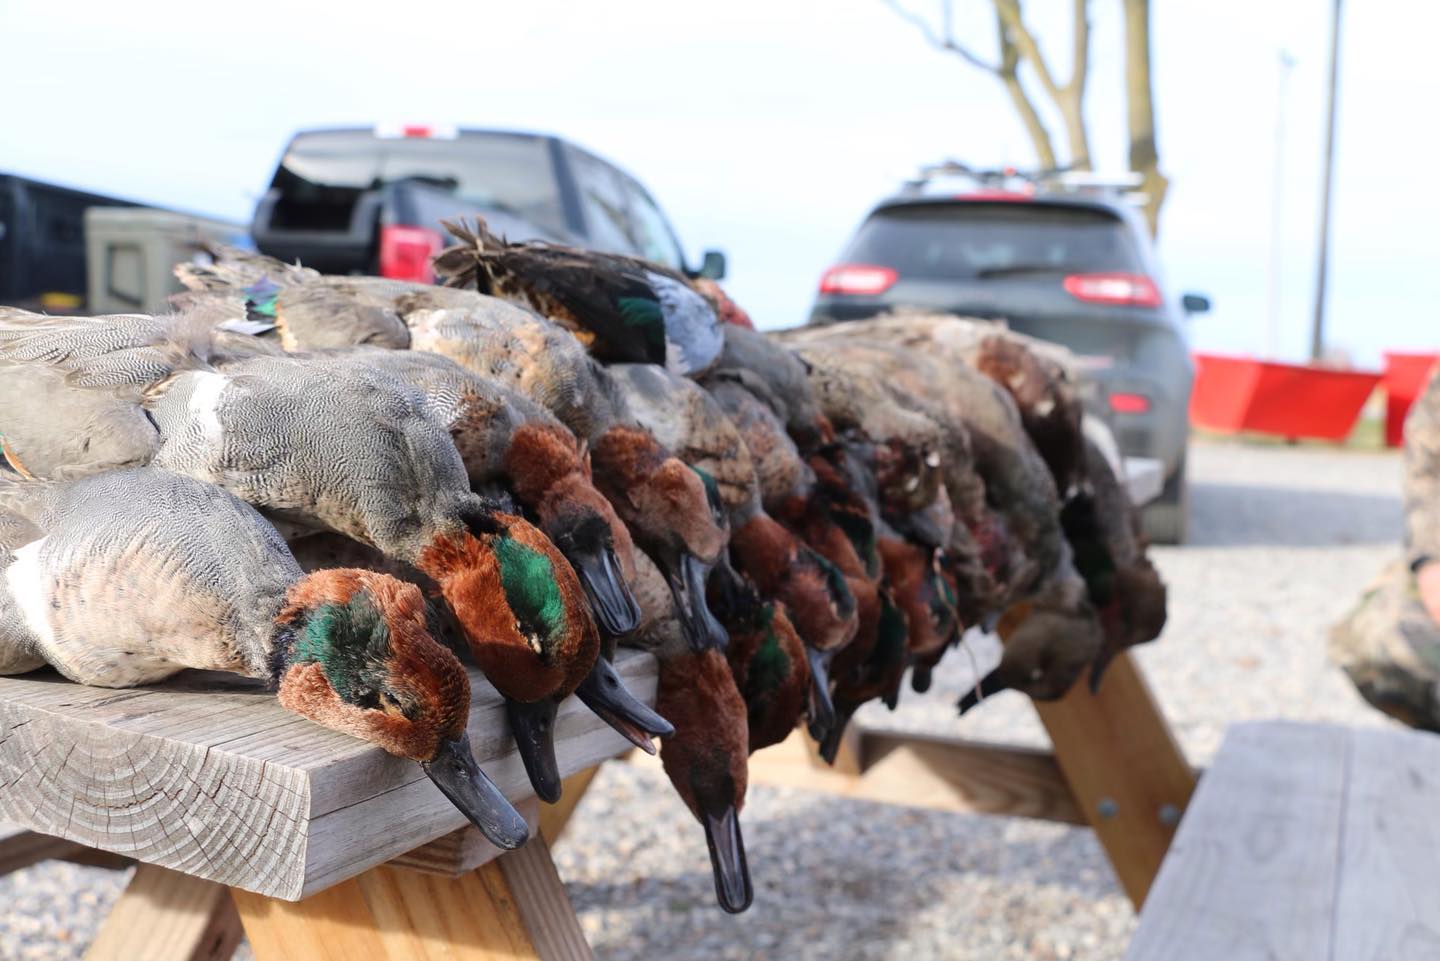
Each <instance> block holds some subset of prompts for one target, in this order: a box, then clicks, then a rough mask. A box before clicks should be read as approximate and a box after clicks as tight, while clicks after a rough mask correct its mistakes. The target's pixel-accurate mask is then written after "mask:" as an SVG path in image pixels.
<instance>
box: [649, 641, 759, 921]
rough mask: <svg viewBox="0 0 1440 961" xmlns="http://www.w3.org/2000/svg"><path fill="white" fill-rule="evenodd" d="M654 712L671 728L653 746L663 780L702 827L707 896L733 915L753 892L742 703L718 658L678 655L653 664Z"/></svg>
mask: <svg viewBox="0 0 1440 961" xmlns="http://www.w3.org/2000/svg"><path fill="white" fill-rule="evenodd" d="M655 706H656V708H657V709H658V710H659V711H660V712H661V713H662V714H664V715H665V716H666V717H668V718H670V719H671V721H672V723H673V724H674V725H675V734H674V736H672V737H670V738H668V739H666V741H665V742H664V743H663V744H662V745H661V747H660V760H661V761H662V762H663V763H664V766H665V773H666V775H668V776H669V778H670V783H671V784H673V785H674V786H675V790H676V792H677V793H678V794H679V795H680V798H681V800H683V801H684V802H685V806H686V807H688V808H689V809H690V813H691V814H693V815H695V819H696V820H697V821H699V822H700V823H701V825H703V826H704V828H705V840H706V842H707V843H708V844H709V847H710V867H711V870H712V871H713V873H714V876H715V897H716V899H717V900H718V901H719V902H720V907H722V908H724V909H725V910H726V911H728V912H729V913H731V914H739V913H740V912H742V911H744V910H745V909H746V908H748V907H749V906H750V902H751V901H752V900H753V898H754V889H753V888H752V886H751V884H750V867H749V865H748V864H747V863H746V860H745V840H744V837H743V836H742V835H741V833H740V811H741V810H742V809H743V808H744V806H745V789H746V786H747V782H748V779H749V773H748V766H747V764H746V757H747V756H748V754H749V730H748V722H747V719H746V718H747V710H746V706H745V701H744V699H743V698H742V697H741V696H740V692H739V691H738V690H737V689H736V687H735V680H734V677H733V676H732V675H731V673H730V665H729V664H728V663H727V662H726V660H725V655H724V654H722V653H720V652H719V651H716V650H707V651H701V652H698V653H697V652H694V651H686V652H684V653H683V654H680V655H679V656H678V657H673V658H667V659H664V660H662V661H661V662H660V685H659V692H658V695H657V698H656V703H655Z"/></svg>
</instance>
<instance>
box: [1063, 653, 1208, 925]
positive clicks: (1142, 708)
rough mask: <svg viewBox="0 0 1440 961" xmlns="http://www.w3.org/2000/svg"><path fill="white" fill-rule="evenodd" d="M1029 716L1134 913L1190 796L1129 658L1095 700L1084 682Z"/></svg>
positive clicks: (1121, 660)
mask: <svg viewBox="0 0 1440 961" xmlns="http://www.w3.org/2000/svg"><path fill="white" fill-rule="evenodd" d="M1035 709H1036V711H1037V712H1038V713H1039V715H1040V720H1041V722H1042V723H1043V724H1044V725H1045V730H1046V731H1047V732H1048V733H1049V735H1050V743H1051V744H1052V745H1053V746H1054V750H1055V760H1056V761H1058V762H1059V764H1060V770H1061V771H1062V772H1063V773H1064V775H1065V780H1066V782H1067V783H1068V784H1069V785H1070V791H1071V793H1072V794H1073V795H1074V797H1075V800H1076V803H1077V804H1078V805H1079V806H1080V810H1081V812H1082V813H1083V814H1084V815H1085V818H1086V820H1088V821H1089V823H1090V826H1091V827H1093V828H1094V829H1095V834H1096V836H1097V837H1098V838H1099V840H1100V843H1101V844H1102V845H1104V847H1105V853H1106V854H1107V855H1108V856H1109V858H1110V864H1111V866H1112V867H1114V869H1115V874H1116V876H1117V877H1118V878H1119V879H1120V884H1121V886H1122V887H1123V888H1124V889H1125V893H1126V894H1127V895H1128V896H1129V897H1130V900H1131V902H1132V903H1133V904H1134V905H1135V906H1136V908H1139V907H1140V906H1141V905H1142V904H1144V903H1145V895H1146V894H1147V892H1149V890H1150V885H1151V883H1152V882H1153V881H1154V880H1155V874H1156V872H1157V871H1159V870H1160V864H1161V862H1162V861H1163V860H1164V859H1165V852H1166V851H1167V850H1168V849H1169V847H1170V839H1171V838H1172V837H1173V836H1174V833H1175V825H1176V824H1177V823H1178V821H1179V818H1180V815H1181V814H1183V813H1184V811H1185V805H1186V804H1187V803H1188V802H1189V800H1190V795H1191V794H1192V793H1194V790H1195V780H1196V775H1195V770H1194V768H1192V767H1191V766H1190V764H1189V762H1187V761H1186V760H1185V755H1184V753H1183V752H1182V751H1181V750H1180V745H1179V743H1178V742H1177V741H1176V740H1175V735H1174V734H1173V733H1172V732H1171V730H1170V726H1169V724H1168V723H1167V722H1166V720H1165V716H1164V715H1163V714H1162V713H1161V712H1160V708H1159V705H1157V704H1156V703H1155V697H1154V695H1153V694H1151V693H1150V687H1149V685H1148V684H1146V682H1145V678H1144V677H1143V676H1142V675H1141V673H1140V670H1139V668H1138V667H1137V666H1136V665H1135V662H1134V661H1133V660H1132V659H1131V656H1130V654H1129V652H1121V653H1120V654H1119V655H1117V656H1116V657H1115V659H1114V660H1113V661H1112V662H1111V663H1110V667H1109V670H1108V671H1106V673H1105V678H1104V682H1103V683H1102V684H1101V685H1100V691H1099V693H1096V694H1091V693H1090V687H1089V683H1088V679H1086V678H1082V679H1081V680H1080V681H1079V682H1078V683H1077V684H1076V685H1075V686H1074V687H1073V688H1072V689H1071V690H1070V692H1069V693H1068V694H1066V695H1065V696H1064V697H1063V698H1061V699H1060V700H1058V701H1050V702H1041V701H1036V702H1035Z"/></svg>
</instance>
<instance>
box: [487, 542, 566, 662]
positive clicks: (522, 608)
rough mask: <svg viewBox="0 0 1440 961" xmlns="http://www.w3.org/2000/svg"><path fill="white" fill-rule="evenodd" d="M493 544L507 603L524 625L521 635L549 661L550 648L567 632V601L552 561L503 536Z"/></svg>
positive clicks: (521, 624)
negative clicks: (557, 579)
mask: <svg viewBox="0 0 1440 961" xmlns="http://www.w3.org/2000/svg"><path fill="white" fill-rule="evenodd" d="M492 544H493V546H494V550H495V559H496V560H497V561H498V563H499V565H500V584H501V586H502V587H503V588H504V590H505V603H506V604H508V605H509V606H510V610H511V611H513V612H514V614H515V619H516V620H517V621H518V622H519V623H520V632H521V633H522V634H524V635H525V636H526V638H528V639H530V641H531V643H532V644H533V645H534V646H535V647H536V648H537V649H536V651H535V653H537V654H539V655H540V656H541V657H548V656H549V654H550V645H551V643H552V642H555V641H558V640H559V639H560V635H561V634H562V633H563V632H564V630H565V598H564V595H562V594H561V593H560V585H559V583H558V582H557V581H556V579H555V567H554V565H552V564H551V563H550V558H548V557H546V556H545V555H544V554H542V553H540V552H539V551H537V550H535V549H533V548H531V547H527V546H526V545H524V544H522V543H520V542H519V541H517V540H515V539H514V538H513V537H508V536H505V535H501V536H499V537H496V538H495V539H494V540H493V541H492Z"/></svg>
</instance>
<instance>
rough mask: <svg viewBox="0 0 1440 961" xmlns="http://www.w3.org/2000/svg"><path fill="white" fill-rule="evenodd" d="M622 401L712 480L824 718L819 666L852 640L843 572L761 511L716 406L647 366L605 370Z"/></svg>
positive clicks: (736, 550) (740, 564)
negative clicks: (788, 626) (803, 662)
mask: <svg viewBox="0 0 1440 961" xmlns="http://www.w3.org/2000/svg"><path fill="white" fill-rule="evenodd" d="M611 372H612V374H613V375H614V376H615V378H616V381H617V383H619V384H620V385H621V387H622V389H623V390H624V392H625V396H626V400H627V402H628V404H629V406H630V408H631V410H632V411H634V412H635V413H636V415H637V416H639V417H640V418H641V419H642V420H643V421H644V422H646V423H647V425H648V426H650V427H651V429H652V430H653V431H654V432H655V434H656V436H657V438H658V439H659V440H660V441H661V442H662V443H664V444H665V445H666V446H667V447H669V448H670V449H672V450H675V451H678V452H680V454H681V456H682V457H684V458H685V459H686V460H687V462H688V463H689V464H690V466H692V467H693V468H695V469H696V470H698V471H701V472H703V473H704V475H705V477H706V478H709V479H710V480H711V481H713V484H714V487H715V490H716V496H717V498H718V501H719V503H720V504H721V505H722V506H723V508H724V512H725V516H726V518H727V521H728V524H729V526H730V530H731V535H730V561H731V563H732V564H733V565H734V568H735V570H737V571H738V572H739V573H741V574H742V575H744V576H745V577H746V578H748V579H749V580H750V581H751V582H753V583H754V585H755V586H756V588H758V590H759V594H760V596H762V597H765V598H770V599H774V600H777V601H780V602H781V603H783V604H784V605H785V607H786V609H787V611H788V614H789V617H790V620H791V623H792V624H793V626H794V628H795V630H796V631H797V632H798V633H799V635H800V636H801V638H802V639H804V641H805V643H806V645H807V647H808V648H809V649H810V650H811V651H812V652H813V655H812V656H811V664H810V673H811V675H812V678H813V679H814V681H815V686H816V696H817V702H816V704H815V705H814V709H815V711H816V712H817V713H820V714H825V715H828V714H829V704H828V697H827V696H826V695H827V692H828V681H827V678H826V675H825V664H826V662H827V661H828V659H829V658H830V657H832V656H833V655H834V652H835V651H837V650H839V649H840V648H842V647H844V646H845V645H846V644H848V643H850V641H851V640H852V639H853V638H854V636H855V629H856V615H855V600H854V598H853V597H852V596H851V595H850V590H849V586H848V585H847V584H846V582H845V579H844V577H843V576H842V575H841V573H840V572H839V571H838V570H837V569H836V568H835V567H834V565H832V564H831V563H830V562H829V561H828V560H826V559H825V558H824V557H823V556H822V555H820V554H817V553H816V552H815V551H813V550H811V549H810V548H809V547H808V546H806V545H805V544H804V543H802V542H801V541H800V540H799V539H798V538H796V537H795V535H794V534H793V533H792V532H791V531H790V530H788V529H787V528H785V527H784V526H782V525H781V524H780V523H778V522H777V521H776V520H775V519H774V518H772V517H771V516H770V515H769V514H768V513H766V511H765V509H764V505H763V504H762V498H761V489H760V482H759V479H758V477H757V475H756V471H755V466H754V463H753V462H752V460H751V458H750V453H749V449H748V448H747V446H746V444H745V441H744V439H743V437H742V435H741V433H740V431H739V430H738V429H737V428H736V426H735V424H733V423H732V422H731V421H730V419H729V418H728V417H726V415H725V411H724V409H723V408H722V407H721V406H720V403H719V402H718V401H717V400H716V398H715V397H713V396H712V395H711V394H710V393H709V392H708V391H706V390H705V389H704V388H702V387H701V386H700V385H698V384H697V383H695V382H694V381H692V380H689V379H687V378H683V377H678V376H676V375H674V374H671V373H669V372H668V371H666V370H664V369H663V368H660V367H656V366H653V365H639V364H622V365H615V366H614V367H612V368H611Z"/></svg>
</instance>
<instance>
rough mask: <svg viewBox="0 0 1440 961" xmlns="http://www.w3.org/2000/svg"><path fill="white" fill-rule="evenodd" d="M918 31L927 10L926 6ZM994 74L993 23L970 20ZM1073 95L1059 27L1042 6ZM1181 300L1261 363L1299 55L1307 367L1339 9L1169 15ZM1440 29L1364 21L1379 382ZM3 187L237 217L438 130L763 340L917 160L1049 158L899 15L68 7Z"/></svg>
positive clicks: (1359, 258)
mask: <svg viewBox="0 0 1440 961" xmlns="http://www.w3.org/2000/svg"><path fill="white" fill-rule="evenodd" d="M910 3H911V4H912V6H913V8H914V9H916V10H926V9H927V0H910ZM956 6H957V7H958V8H959V9H960V11H961V13H960V16H959V24H960V27H961V30H962V32H963V33H964V34H965V35H967V36H970V37H973V38H974V42H975V46H976V47H977V48H978V49H979V50H980V51H981V52H982V53H987V54H988V53H989V52H990V51H991V48H992V47H993V38H992V34H993V27H992V25H991V21H990V20H989V15H988V10H989V9H990V5H989V3H988V0H956ZM1025 6H1026V10H1027V17H1028V19H1029V20H1030V21H1031V24H1032V26H1033V28H1034V29H1035V31H1036V32H1037V33H1039V34H1041V35H1042V37H1043V38H1044V42H1045V43H1046V44H1047V46H1048V47H1051V48H1053V51H1054V55H1055V58H1056V60H1057V68H1058V70H1059V72H1061V73H1062V74H1063V73H1065V72H1066V71H1068V64H1067V63H1066V62H1065V57H1064V53H1065V50H1066V49H1067V43H1068V35H1069V29H1070V25H1069V23H1068V9H1069V6H1070V5H1069V4H1068V3H1065V2H1063V0H1027V2H1026V4H1025ZM1091 7H1092V11H1093V19H1094V22H1095V37H1094V47H1093V53H1092V75H1091V85H1090V95H1089V98H1088V101H1087V111H1088V114H1089V117H1090V120H1091V127H1092V147H1093V149H1094V150H1095V152H1096V154H1097V158H1098V161H1099V163H1100V165H1101V166H1102V168H1106V169H1111V170H1119V169H1123V168H1124V163H1125V133H1124V101H1123V96H1122V90H1121V62H1120V57H1119V53H1120V39H1121V38H1120V29H1119V27H1120V23H1119V14H1120V7H1121V4H1120V0H1093V2H1092V4H1091ZM1154 7H1155V13H1154V16H1155V24H1154V52H1155V60H1156V71H1157V73H1156V79H1155V87H1156V97H1157V103H1158V126H1159V132H1160V151H1161V160H1162V165H1163V168H1164V170H1165V171H1166V172H1167V173H1168V174H1169V175H1170V177H1171V179H1172V181H1173V188H1172V191H1171V199H1170V202H1169V204H1168V206H1167V208H1166V211H1165V215H1164V222H1163V224H1162V244H1161V247H1162V255H1163V258H1164V261H1165V264H1166V272H1167V279H1168V283H1169V287H1170V288H1171V290H1172V292H1175V293H1178V292H1180V291H1190V290H1194V291H1201V292H1205V293H1208V294H1210V295H1211V297H1212V298H1213V299H1214V301H1215V305H1216V309H1215V312H1214V313H1212V314H1210V315H1208V316H1204V317H1200V318H1197V319H1195V320H1194V321H1192V322H1191V333H1192V342H1193V343H1194V344H1195V346H1196V347H1197V348H1200V349H1213V350H1224V351H1237V352H1250V353H1264V352H1265V351H1266V349H1267V333H1266V331H1267V308H1266V303H1267V299H1266V277H1267V271H1268V265H1269V261H1270V229H1271V206H1272V205H1271V197H1272V192H1273V191H1272V185H1273V184H1274V182H1275V172H1274V171H1275V167H1274V164H1275V142H1276V141H1275V121H1276V117H1277V102H1278V96H1277V94H1278V78H1279V67H1278V65H1277V64H1278V51H1279V50H1280V49H1281V48H1282V47H1283V48H1284V49H1286V50H1288V51H1290V53H1291V54H1292V55H1293V57H1294V59H1295V66H1294V68H1293V70H1292V71H1291V74H1290V79H1289V93H1288V97H1287V109H1286V113H1285V125H1286V137H1285V141H1284V158H1285V168H1284V172H1283V178H1282V181H1281V182H1282V211H1283V216H1282V233H1283V237H1284V244H1283V253H1282V273H1281V276H1282V278H1283V284H1282V300H1281V303H1282V317H1281V329H1280V332H1279V337H1278V342H1277V344H1276V351H1277V352H1278V353H1279V354H1280V355H1282V356H1287V357H1292V358H1293V357H1299V356H1301V355H1302V354H1303V352H1304V351H1305V349H1306V346H1307V344H1308V324H1309V319H1310V313H1311V310H1312V303H1313V283H1314V281H1313V277H1314V259H1315V230H1316V221H1317V216H1318V199H1319V193H1320V182H1319V169H1320V165H1319V158H1320V147H1321V142H1322V138H1323V129H1324V126H1323V120H1324V116H1323V107H1324V86H1325V57H1326V45H1327V43H1328V32H1329V9H1328V8H1329V4H1328V2H1326V0H1308V2H1278V0H1272V2H1264V3H1256V2H1254V0H1211V2H1205V3H1193V2H1182V0H1154ZM1437 36H1440V5H1432V4H1420V3H1403V2H1401V0H1366V2H1364V3H1358V2H1352V3H1350V4H1347V10H1346V20H1345V25H1344V31H1343V38H1344V39H1343V46H1344V49H1343V53H1342V64H1343V74H1342V85H1343V92H1342V98H1341V104H1340V119H1339V151H1338V161H1337V163H1338V166H1337V175H1336V190H1335V209H1334V233H1333V239H1334V244H1333V253H1332V273H1331V277H1332V286H1331V294H1330V318H1331V319H1330V337H1329V339H1330V341H1331V343H1332V344H1334V345H1336V346H1338V347H1341V348H1345V349H1349V350H1350V351H1352V352H1353V353H1354V355H1355V356H1356V357H1357V358H1358V359H1360V360H1362V361H1366V362H1371V361H1374V360H1376V359H1377V358H1378V354H1379V352H1380V351H1381V350H1382V349H1387V348H1403V347H1407V346H1410V347H1414V346H1434V345H1435V344H1436V342H1437V341H1440V324H1437V321H1436V316H1435V315H1436V310H1435V307H1434V299H1433V296H1432V291H1433V290H1434V288H1435V286H1436V285H1435V277H1436V275H1437V273H1440V269H1437V268H1440V264H1437V263H1436V255H1437V252H1440V250H1437V244H1436V242H1435V233H1436V226H1437V225H1440V199H1437V190H1436V188H1435V185H1434V180H1435V177H1434V176H1433V174H1432V173H1431V172H1430V170H1429V167H1430V165H1431V164H1433V163H1434V157H1435V155H1436V150H1435V148H1436V147H1437V145H1440V134H1437V131H1436V124H1435V121H1434V119H1433V118H1434V116H1435V104H1436V102H1437V100H1440V97H1437V94H1440V71H1436V70H1435V69H1434V64H1433V61H1432V60H1431V58H1432V57H1434V56H1435V52H1436V48H1435V43H1436V40H1435V38H1436V37H1437ZM0 38H3V40H4V47H5V56H4V58H0V89H3V90H4V91H5V94H4V96H3V97H0V131H3V135H0V169H3V170H11V171H18V172H21V173H24V174H28V175H31V176H36V177H40V178H43V179H47V180H52V181H56V182H59V183H64V184H72V185H77V186H82V187H87V188H91V189H95V190H99V191H102V192H110V193H116V194H120V195H123V196H128V197H133V198H135V199H139V200H143V201H147V202H151V203H155V204H158V205H163V206H171V207H178V208H182V209H188V210H194V211H199V212H204V213H208V214H215V215H221V216H224V217H229V218H234V219H236V220H247V221H248V218H249V215H250V211H251V209H252V207H253V204H254V201H255V198H256V197H257V195H258V194H259V193H260V191H261V190H262V189H263V188H264V186H265V185H266V184H267V182H268V179H269V177H270V174H271V172H272V170H273V168H274V165H275V161H276V159H277V157H278V153H279V151H280V149H281V147H282V146H283V144H284V143H285V141H286V139H287V138H288V135H289V134H290V132H291V131H293V130H294V129H296V128H299V127H306V126H315V125H335V124H370V123H373V122H376V121H432V122H447V123H456V124H460V125H474V126H500V127H516V128H525V129H532V130H541V131H550V132H555V133H558V134H561V135H564V136H567V137H570V138H572V139H575V140H577V141H579V142H580V143H581V144H584V145H585V146H587V147H589V148H591V149H592V150H594V151H596V152H598V153H600V154H602V155H604V156H607V157H609V158H610V159H612V160H614V161H615V162H617V163H618V164H620V165H621V166H622V167H625V168H626V169H628V170H629V171H630V172H632V173H633V174H635V175H636V176H637V177H638V178H639V179H640V180H641V181H642V182H644V183H645V184H646V185H647V186H649V188H650V190H651V192H652V193H653V194H654V195H655V196H656V198H657V199H658V200H659V202H660V203H661V205H662V206H663V207H664V208H665V209H666V211H667V212H668V213H669V215H670V217H671V219H672V220H673V221H674V223H675V225H676V227H677V229H678V231H679V233H680V235H681V237H682V239H683V240H684V242H685V245H686V247H687V250H688V251H689V253H690V255H691V257H692V259H693V258H694V257H695V256H696V255H697V254H698V252H699V251H700V250H701V249H702V248H704V247H712V246H714V247H721V248H723V249H725V250H726V251H727V252H728V253H729V255H730V263H731V280H730V282H729V284H728V286H729V288H730V290H731V292H732V293H733V294H734V296H735V297H736V298H737V299H738V300H739V301H740V302H741V303H742V304H744V305H745V306H747V307H748V309H749V310H750V311H751V313H752V314H753V315H754V316H755V317H756V319H757V320H758V321H760V323H761V324H762V325H763V326H786V325H791V324H795V323H799V322H800V321H802V320H803V318H804V316H805V314H806V312H807V310H808V308H809V303H810V299H811V296H812V294H813V292H814V289H815V284H816V281H817V279H818V277H819V275H820V272H821V271H822V270H823V269H824V268H825V267H826V266H827V265H828V264H829V263H831V262H833V260H834V258H835V257H836V255H837V254H838V252H839V250H840V248H841V246H842V245H843V243H844V241H845V239H846V237H847V236H848V234H849V233H850V231H851V230H852V229H853V228H854V226H855V224H856V223H857V222H858V221H859V219H860V218H861V217H862V216H863V215H864V213H865V211H866V210H867V209H868V207H869V205H870V204H872V203H873V202H874V201H875V200H876V199H878V198H879V197H881V196H883V195H884V194H886V193H888V192H890V191H891V190H892V189H893V188H894V187H895V186H896V185H897V183H898V181H899V180H900V178H901V177H903V176H904V175H905V174H906V173H908V172H909V171H911V170H912V169H913V168H914V167H915V166H916V165H917V164H919V163H921V162H925V161H930V160H935V159H939V158H941V157H945V156H956V157H961V158H964V159H967V160H969V161H971V162H973V163H981V164H1002V163H1007V162H1013V163H1018V164H1021V165H1028V164H1030V163H1032V162H1033V158H1032V155H1031V153H1030V147H1029V143H1028V141H1027V139H1026V138H1025V135H1024V133H1023V131H1022V130H1021V129H1020V127H1019V125H1018V123H1017V122H1016V121H1015V119H1014V117H1013V115H1012V112H1011V108H1010V107H1009V104H1008V101H1007V100H1006V98H1005V96H1004V93H1003V91H1002V89H1001V88H1000V87H999V85H998V84H997V83H996V81H995V80H994V79H993V78H991V77H989V76H987V75H985V74H982V73H980V72H978V71H976V70H975V69H973V68H971V67H969V66H967V65H965V64H964V63H962V62H960V61H958V60H956V59H955V58H954V57H953V56H948V55H946V54H943V53H940V52H937V51H933V50H931V49H930V48H929V47H927V46H926V45H925V44H924V42H923V40H922V39H921V37H920V36H919V34H918V33H917V32H916V31H915V30H914V28H913V27H911V26H910V25H908V24H906V23H905V22H903V21H902V20H900V19H899V18H898V17H896V16H895V15H894V14H893V13H892V12H890V11H889V10H887V9H886V8H885V6H884V5H883V4H882V3H881V2H880V0H843V2H842V0H789V2H777V0H763V2H762V0H728V2H726V3H724V4H718V3H688V2H683V0H670V2H660V0H630V2H625V3H573V4H567V3H552V2H535V0H527V2H517V0H510V2H505V3H492V2H487V0H466V2H456V3H446V2H430V3H411V4H396V3H393V2H392V3H387V4H374V5H370V4H366V3H347V4H305V3H297V2H294V0H291V2H285V3H280V2H271V0H247V2H246V3H244V4H197V3H193V2H188V3H183V4H182V3H173V4H171V3H147V2H145V0H133V2H130V3H123V4H116V3H106V4H100V3H93V2H91V3H69V4H53V3H41V2H28V0H0Z"/></svg>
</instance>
